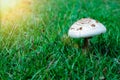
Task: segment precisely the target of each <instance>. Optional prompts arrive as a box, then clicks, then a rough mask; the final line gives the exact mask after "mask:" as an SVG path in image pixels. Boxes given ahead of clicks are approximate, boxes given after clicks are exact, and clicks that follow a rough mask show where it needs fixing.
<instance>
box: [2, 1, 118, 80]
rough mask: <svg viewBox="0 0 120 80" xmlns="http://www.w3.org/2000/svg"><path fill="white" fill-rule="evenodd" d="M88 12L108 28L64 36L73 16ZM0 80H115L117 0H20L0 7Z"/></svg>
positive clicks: (75, 18) (116, 72) (76, 18)
mask: <svg viewBox="0 0 120 80" xmlns="http://www.w3.org/2000/svg"><path fill="white" fill-rule="evenodd" d="M84 17H90V18H93V19H96V20H98V21H100V22H101V23H103V24H104V25H105V26H106V28H107V32H106V33H105V34H102V35H99V36H95V37H94V38H92V39H91V40H90V41H91V45H90V46H89V48H90V50H89V51H88V52H87V56H84V55H82V51H81V48H82V45H83V39H72V38H69V37H68V36H67V33H68V29H69V27H70V26H71V25H72V24H73V23H74V22H75V21H77V20H79V19H81V18H84ZM0 59H1V60H0V80H18V79H20V80H26V79H30V80H57V79H58V80H59V79H61V80H103V79H106V80H119V79H120V1H119V0H97V1H96V0H69V1H68V0H56V1H55V0H34V1H32V0H21V4H20V5H17V7H16V8H11V9H10V10H7V12H4V11H3V12H1V26H0Z"/></svg>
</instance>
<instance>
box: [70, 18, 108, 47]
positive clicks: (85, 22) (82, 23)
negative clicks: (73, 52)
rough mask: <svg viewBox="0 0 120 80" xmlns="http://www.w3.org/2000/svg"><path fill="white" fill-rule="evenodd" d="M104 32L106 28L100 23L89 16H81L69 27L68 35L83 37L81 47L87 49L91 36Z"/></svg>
mask: <svg viewBox="0 0 120 80" xmlns="http://www.w3.org/2000/svg"><path fill="white" fill-rule="evenodd" d="M105 32H106V28H105V26H104V25H103V24H102V23H100V22H98V21H97V20H94V19H91V18H82V19H80V20H78V21H77V22H75V23H74V24H73V25H72V26H71V27H70V29H69V31H68V36H69V37H72V38H84V46H83V49H87V48H88V44H89V39H90V38H91V37H93V36H95V35H99V34H102V33H105Z"/></svg>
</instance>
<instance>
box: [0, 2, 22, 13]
mask: <svg viewBox="0 0 120 80" xmlns="http://www.w3.org/2000/svg"><path fill="white" fill-rule="evenodd" d="M19 1H20V0H0V2H1V10H2V11H5V10H8V9H10V8H14V7H16V5H17V4H18V3H19Z"/></svg>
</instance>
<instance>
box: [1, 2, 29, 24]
mask: <svg viewBox="0 0 120 80" xmlns="http://www.w3.org/2000/svg"><path fill="white" fill-rule="evenodd" d="M30 5H31V0H0V9H1V20H2V23H5V22H10V21H11V20H12V21H16V20H18V19H19V18H22V17H23V16H25V15H27V14H28V13H30V7H29V6H30Z"/></svg>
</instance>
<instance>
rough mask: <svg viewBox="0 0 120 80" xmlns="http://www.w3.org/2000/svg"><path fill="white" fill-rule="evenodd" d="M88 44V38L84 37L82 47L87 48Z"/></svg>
mask: <svg viewBox="0 0 120 80" xmlns="http://www.w3.org/2000/svg"><path fill="white" fill-rule="evenodd" d="M88 45H89V38H85V39H84V46H83V49H87V48H88Z"/></svg>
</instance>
